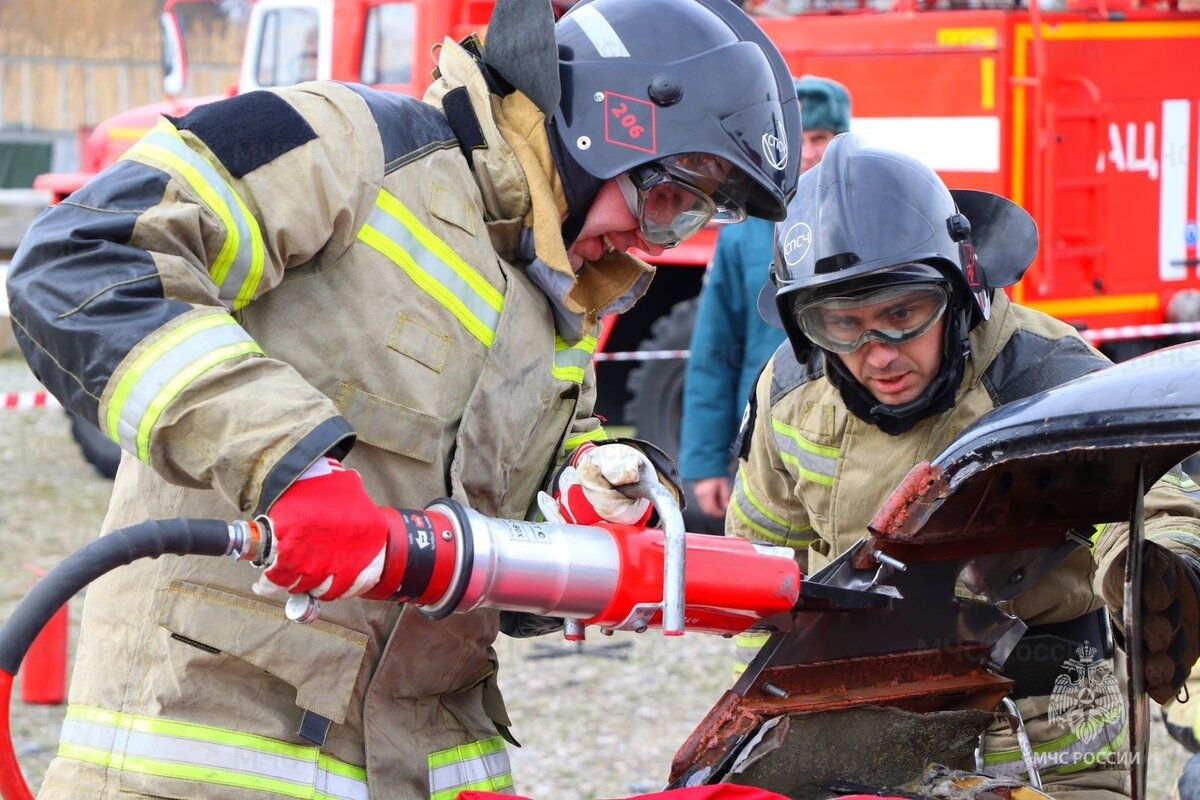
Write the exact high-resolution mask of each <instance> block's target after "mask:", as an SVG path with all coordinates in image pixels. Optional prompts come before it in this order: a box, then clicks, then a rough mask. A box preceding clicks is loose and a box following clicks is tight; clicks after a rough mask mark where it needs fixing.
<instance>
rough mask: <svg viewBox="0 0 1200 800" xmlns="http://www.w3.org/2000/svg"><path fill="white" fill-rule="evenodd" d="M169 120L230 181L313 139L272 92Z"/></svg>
mask: <svg viewBox="0 0 1200 800" xmlns="http://www.w3.org/2000/svg"><path fill="white" fill-rule="evenodd" d="M168 119H170V120H171V122H172V123H174V125H175V127H176V128H178V129H179V130H181V131H191V132H192V133H193V134H194V135H195V136H196V137H197V138H198V139H200V141H202V142H204V144H205V145H207V146H208V149H209V150H211V151H212V153H213V155H215V156H216V157H217V159H218V160H220V162H221V163H222V164H224V165H225V169H227V170H229V174H230V175H232V176H233V177H235V178H240V177H242V176H243V175H246V174H247V173H249V172H252V171H254V170H256V169H258V168H259V167H261V166H262V165H263V164H269V163H270V162H272V161H274V160H275V159H277V158H279V157H280V156H281V155H283V154H284V153H286V152H288V151H289V150H293V149H295V148H297V147H299V146H300V145H302V144H304V143H305V142H309V141H312V140H313V139H316V138H317V133H316V131H314V130H313V129H312V126H311V125H309V124H308V120H306V119H305V118H304V117H302V116H300V112H299V111H297V110H296V109H294V108H292V106H291V105H289V104H288V102H287V101H286V100H284V99H283V98H282V97H280V96H279V95H277V94H273V93H271V92H262V91H258V92H248V93H246V94H242V95H238V96H237V97H230V98H229V99H227V100H220V101H218V102H216V103H208V104H206V105H202V106H200V107H199V108H197V109H195V110H194V111H192V112H190V113H188V114H187V115H186V116H183V117H180V118H179V119H172V118H171V117H168Z"/></svg>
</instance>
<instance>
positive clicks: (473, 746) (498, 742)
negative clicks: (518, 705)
mask: <svg viewBox="0 0 1200 800" xmlns="http://www.w3.org/2000/svg"><path fill="white" fill-rule="evenodd" d="M503 749H504V740H503V739H501V738H500V737H499V736H495V737H493V738H491V739H484V740H483V741H479V742H470V743H468V744H460V745H457V746H455V747H448V748H446V749H445V750H439V751H437V752H436V753H430V754H429V766H430V767H431V768H435V769H436V768H437V767H444V766H447V765H449V764H457V763H458V762H460V761H467V760H469V759H472V758H479V757H480V756H484V755H487V754H488V753H498V752H500V751H501V750H503Z"/></svg>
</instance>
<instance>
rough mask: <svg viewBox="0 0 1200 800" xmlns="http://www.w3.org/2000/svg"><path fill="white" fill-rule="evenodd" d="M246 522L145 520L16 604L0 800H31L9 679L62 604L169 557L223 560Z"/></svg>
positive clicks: (0, 646) (5, 657) (240, 539)
mask: <svg viewBox="0 0 1200 800" xmlns="http://www.w3.org/2000/svg"><path fill="white" fill-rule="evenodd" d="M248 534H249V529H248V527H247V523H229V522H225V521H223V520H213V519H169V520H150V521H148V522H142V523H139V524H137V525H132V526H130V527H128V528H122V529H120V530H116V531H113V532H111V533H109V534H107V535H105V536H101V537H100V538H99V539H96V540H95V541H93V542H90V543H89V544H87V545H86V546H85V547H82V548H81V549H79V550H77V551H76V552H74V553H72V554H71V555H69V556H67V557H66V558H65V559H63V561H62V563H61V564H59V565H58V566H57V567H55V568H54V569H52V570H50V572H48V573H47V574H46V575H45V576H44V577H43V578H42V579H41V580H39V581H38V582H37V584H36V585H35V586H34V587H33V589H32V590H31V591H30V592H29V594H27V595H26V596H25V598H24V599H23V600H21V602H20V603H19V604H18V605H17V608H16V610H15V611H14V612H13V615H12V616H11V617H10V618H9V619H8V621H7V622H5V623H4V626H3V627H2V628H0V797H3V798H4V800H33V794H32V793H31V792H30V791H29V786H28V785H27V784H26V782H25V777H24V775H23V774H22V773H21V766H20V764H19V763H18V762H17V755H16V750H15V748H14V747H13V740H12V728H11V723H10V718H9V713H10V703H11V698H12V686H13V679H14V677H15V676H16V674H17V671H18V670H19V669H20V667H21V662H22V661H23V660H24V658H25V654H26V653H27V652H29V648H30V646H31V645H32V644H33V640H34V639H35V638H37V635H38V633H40V632H41V630H42V628H44V627H45V626H46V623H48V622H49V621H50V618H51V617H53V616H54V614H55V612H56V611H58V610H59V609H60V608H61V607H62V606H63V604H64V603H66V602H67V601H68V600H69V599H71V597H72V596H74V595H75V594H76V593H78V592H79V591H80V590H81V589H83V588H84V587H85V586H87V585H88V584H89V583H91V582H92V581H93V580H95V579H96V578H98V577H100V576H101V575H103V574H104V573H106V572H108V571H110V570H113V569H116V568H117V567H121V566H124V565H126V564H130V563H132V562H134V561H136V560H137V559H139V558H157V557H158V556H160V555H163V554H164V553H170V554H173V555H181V556H182V555H206V556H223V555H229V554H233V553H235V552H237V551H240V550H241V549H242V548H243V547H245V546H246V544H247V541H246V537H247V535H248Z"/></svg>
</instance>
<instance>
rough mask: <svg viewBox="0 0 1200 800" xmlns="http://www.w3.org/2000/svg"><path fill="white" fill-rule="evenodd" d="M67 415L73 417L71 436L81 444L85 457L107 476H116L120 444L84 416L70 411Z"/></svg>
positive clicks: (119, 459) (81, 450)
mask: <svg viewBox="0 0 1200 800" xmlns="http://www.w3.org/2000/svg"><path fill="white" fill-rule="evenodd" d="M67 416H69V417H70V418H71V436H72V437H73V438H74V439H75V442H76V444H78V445H79V450H80V452H81V453H83V457H84V459H86V460H87V462H88V463H89V464H91V465H92V466H93V467H95V469H96V472H99V473H100V474H101V475H103V476H104V477H105V478H109V479H112V478H114V477H116V475H117V465H118V464H120V463H121V448H120V446H118V445H117V443H116V442H114V441H113V440H112V439H109V438H108V437H107V436H105V435H104V434H103V433H101V432H100V429H99V428H97V427H96V426H95V425H93V424H91V423H90V422H88V421H87V420H85V419H83V417H80V416H79V415H77V414H72V413H70V412H67Z"/></svg>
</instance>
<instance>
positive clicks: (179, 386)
mask: <svg viewBox="0 0 1200 800" xmlns="http://www.w3.org/2000/svg"><path fill="white" fill-rule="evenodd" d="M251 354H257V355H265V353H263V351H262V348H261V347H259V346H258V344H256V343H255V342H239V343H237V344H231V345H227V346H225V347H222V348H221V349H219V350H214V351H212V352H210V353H209V354H208V355H206V356H205V357H204V358H202V359H200V360H199V361H195V362H193V363H192V365H191V366H190V367H188V368H187V369H186V370H184V371H183V372H181V373H179V374H178V375H176V376H175V378H174V379H173V380H172V381H171V382H170V383H168V384H167V385H166V386H164V387H163V390H162V392H161V393H160V394H159V395H158V397H157V398H155V400H154V402H153V403H152V404H151V406H150V409H149V410H148V412H147V413H146V415H145V416H144V417H142V424H141V425H140V426H139V427H138V434H137V454H138V458H139V459H141V460H142V461H145V462H147V463H149V461H150V432H151V431H152V430H154V426H155V425H156V424H158V419H159V417H161V416H162V413H163V411H165V410H166V409H167V406H168V405H170V404H171V403H172V402H173V401H174V400H175V398H176V397H178V396H179V395H180V393H181V392H183V390H184V389H186V388H187V387H188V385H189V384H191V382H192V381H194V380H196V379H197V378H199V377H200V376H201V375H203V374H204V373H206V372H208V371H209V370H210V369H212V368H213V367H215V366H216V365H218V364H221V363H223V362H225V361H229V360H231V359H234V358H238V357H239V356H245V355H251Z"/></svg>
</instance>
